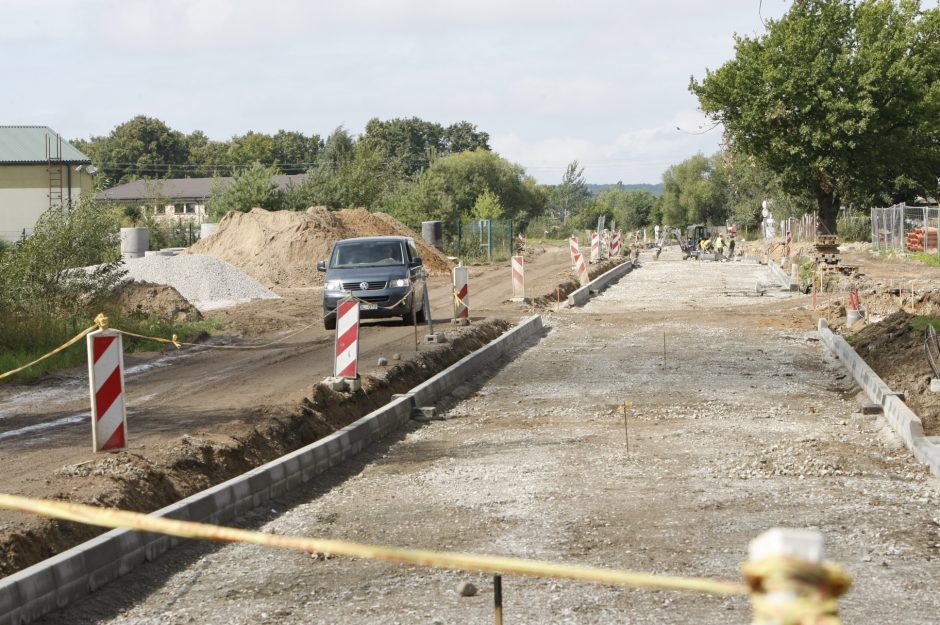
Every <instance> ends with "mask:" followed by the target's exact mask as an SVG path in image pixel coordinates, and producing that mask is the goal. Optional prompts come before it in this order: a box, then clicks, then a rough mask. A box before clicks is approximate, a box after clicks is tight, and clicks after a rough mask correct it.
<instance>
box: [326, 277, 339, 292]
mask: <svg viewBox="0 0 940 625" xmlns="http://www.w3.org/2000/svg"><path fill="white" fill-rule="evenodd" d="M324 288H325V289H326V290H327V291H332V292H334V293H336V292H340V291H342V290H343V281H342V280H327V281H326V286H325V287H324Z"/></svg>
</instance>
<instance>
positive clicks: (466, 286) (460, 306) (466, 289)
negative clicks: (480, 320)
mask: <svg viewBox="0 0 940 625" xmlns="http://www.w3.org/2000/svg"><path fill="white" fill-rule="evenodd" d="M459 319H466V320H467V321H469V320H470V268H469V267H464V266H463V265H459V266H457V267H454V320H455V321H457V320H459Z"/></svg>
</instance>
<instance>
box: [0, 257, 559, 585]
mask: <svg viewBox="0 0 940 625" xmlns="http://www.w3.org/2000/svg"><path fill="white" fill-rule="evenodd" d="M526 257H527V258H526V260H527V265H526V266H527V285H528V288H529V292H530V293H533V294H537V295H542V294H545V293H552V292H553V291H554V290H555V286H556V285H557V284H558V283H559V282H566V281H568V280H570V272H569V256H568V252H567V249H566V248H564V247H562V246H560V245H559V246H547V247H544V246H539V247H534V248H532V249H530V250H529V251H528V253H527V254H526ZM504 265H505V266H503V265H498V266H487V267H473V268H471V289H472V290H471V310H472V316H473V319H474V326H477V325H479V324H482V323H483V322H484V321H485V320H493V319H503V320H508V321H510V322H515V321H516V320H518V319H519V318H520V317H522V316H524V315H526V314H528V313H529V309H528V308H527V307H526V306H525V305H522V304H518V303H512V302H509V301H508V300H509V297H510V295H511V286H510V272H509V263H508V262H506V263H505V264H504ZM430 285H431V288H430V294H431V300H432V310H433V311H434V317H435V321H436V322H438V323H439V324H446V325H443V326H439V327H438V329H439V330H446V331H449V332H455V330H453V329H452V326H450V324H449V320H450V311H451V305H452V304H451V302H452V298H451V290H452V287H451V286H450V283H449V281H448V280H447V279H446V278H444V277H438V278H433V279H431V281H430ZM282 295H283V296H284V299H282V300H263V301H257V302H254V303H251V304H246V305H243V306H237V307H234V308H232V309H228V310H225V311H220V312H219V313H217V314H218V315H219V316H220V317H221V318H222V320H223V321H224V323H225V326H224V328H225V329H224V335H223V336H221V337H217V338H216V339H214V341H213V342H216V343H220V344H259V345H260V344H265V343H267V342H269V341H272V340H275V339H279V338H283V337H285V336H288V335H291V334H292V333H294V332H296V331H297V330H298V329H302V328H304V327H305V326H308V325H309V326H310V327H309V328H307V329H306V330H304V331H302V332H300V333H299V334H296V335H295V336H291V337H290V338H289V339H288V340H286V341H283V342H280V343H278V344H276V345H272V346H271V347H268V348H264V349H257V350H236V349H211V348H208V347H196V348H191V349H188V350H184V351H181V352H178V353H177V352H173V353H164V354H143V355H128V356H127V358H126V365H127V368H128V376H127V379H126V389H127V391H126V392H127V403H128V409H129V414H128V423H129V436H130V439H129V440H130V449H129V452H128V454H126V455H125V456H126V457H115V459H114V462H113V463H111V464H108V465H107V466H104V467H101V466H100V465H99V463H98V460H99V459H100V458H101V456H95V455H94V454H92V453H91V451H90V448H91V436H90V425H89V415H88V389H87V384H88V383H87V372H86V371H85V370H84V369H81V368H80V369H76V370H73V371H66V372H62V373H61V374H58V375H56V376H52V377H49V378H47V379H44V380H41V381H40V382H38V383H36V384H30V385H0V466H2V467H3V471H2V473H0V492H5V493H13V494H22V495H26V496H33V497H49V498H66V499H71V500H75V501H91V502H94V501H107V502H110V503H112V504H113V505H124V506H131V507H134V508H137V509H140V510H148V511H149V510H153V509H156V508H158V507H161V506H162V505H166V504H168V503H171V501H173V500H175V499H174V497H176V496H179V495H183V494H184V493H189V492H195V491H194V489H195V490H198V489H199V488H204V487H205V486H208V485H209V484H210V483H214V482H218V481H221V480H223V479H227V478H228V477H231V476H232V475H234V474H237V472H241V471H244V470H247V468H250V466H252V465H253V464H260V463H261V462H264V461H266V460H268V459H271V457H275V456H274V455H273V454H276V453H277V452H278V451H279V450H280V452H281V453H284V451H285V450H286V451H289V450H290V445H296V444H298V441H293V440H292V441H281V440H276V441H269V440H268V441H262V443H263V444H264V445H266V446H268V447H269V448H266V449H263V450H260V451H259V450H256V449H254V448H252V445H253V443H251V442H250V439H251V437H253V436H254V437H256V436H257V432H258V430H259V428H262V427H268V426H271V425H272V424H274V425H276V423H277V422H278V421H279V420H281V421H285V420H287V419H290V418H291V417H292V416H293V415H296V413H297V412H298V411H299V410H300V407H301V404H302V402H303V401H304V399H305V398H307V397H310V395H311V389H312V387H313V385H314V384H315V383H316V382H318V381H320V380H322V379H323V378H324V377H327V376H328V375H331V374H332V350H333V333H332V332H328V331H326V330H324V329H323V323H322V307H321V303H320V301H321V300H320V297H321V294H320V291H319V289H304V290H292V291H285V292H283V293H282ZM214 314H215V313H214ZM426 333H427V329H426V327H420V328H419V329H418V338H419V339H422V341H423V338H424V335H425V334H426ZM360 345H361V354H360V362H361V366H360V372H361V373H363V374H365V375H374V376H376V377H381V376H383V375H384V374H385V373H386V372H387V371H388V369H387V368H383V367H379V366H378V365H377V360H378V357H379V356H384V357H386V358H389V359H391V358H392V357H393V355H394V354H400V355H401V358H402V362H405V361H408V360H409V359H413V358H414V357H415V356H416V355H418V354H419V353H425V352H428V351H430V350H434V349H441V350H448V349H450V346H449V345H421V346H420V352H419V350H416V346H415V332H414V329H413V328H412V327H411V326H403V325H402V324H401V322H400V321H366V322H364V323H363V325H362V329H361V338H360ZM392 364H395V361H393V362H392ZM192 439H196V441H197V442H196V443H191V440H192ZM236 439H237V441H239V442H233V441H234V440H236ZM244 441H249V442H247V443H246V442H244ZM255 452H258V453H255ZM232 455H237V456H241V458H239V459H238V463H234V464H233V463H232V462H230V461H229V459H228V456H232ZM220 457H221V458H220ZM223 461H226V462H228V465H226V466H224V467H221V466H214V465H221V464H223ZM193 462H198V463H201V464H202V465H203V466H201V467H192V469H193V471H194V472H196V469H199V471H198V475H194V476H193V478H192V479H187V477H186V475H185V474H186V472H187V471H188V470H189V468H188V465H187V463H193ZM131 465H133V466H131ZM206 465H208V466H206ZM167 466H169V467H171V468H173V470H174V471H175V475H176V476H180V475H181V476H182V479H183V482H184V483H183V484H182V485H181V484H179V483H173V484H167V483H166V477H165V476H164V475H163V473H164V470H163V468H161V467H167ZM89 467H90V469H89ZM233 470H234V471H236V473H232V471H233ZM127 474H132V475H133V480H131V481H130V482H128V481H127V479H126V477H127ZM173 479H176V478H173ZM206 480H208V482H207V481H206ZM141 483H144V485H143V486H141ZM152 484H156V485H152ZM141 488H143V490H142V491H141V492H138V491H140V490H141ZM171 490H175V492H170V491H171ZM167 499H169V501H168V500H167ZM36 527H37V525H36V522H35V520H34V519H30V518H28V517H23V516H22V515H16V514H14V513H9V512H5V511H3V512H0V545H7V544H8V543H6V542H5V541H6V540H7V538H8V537H9V536H11V535H12V534H14V533H16V534H18V535H19V536H20V537H21V540H20V545H21V546H20V548H18V549H17V550H16V551H17V554H16V556H15V557H13V556H11V552H12V550H11V549H3V550H0V574H4V573H9V572H12V570H13V567H12V565H11V563H10V562H11V559H12V560H15V561H16V562H18V563H19V564H17V565H16V566H17V567H18V566H21V565H22V564H23V563H29V562H34V561H36V560H37V559H38V558H39V557H45V556H48V555H50V554H52V553H55V552H57V551H58V550H60V549H61V548H64V547H68V546H70V545H72V544H74V543H75V541H76V540H77V539H79V538H80V537H78V536H71V537H69V536H62V535H57V536H56V537H55V538H50V537H47V536H45V535H44V534H43V533H39V534H33V535H28V534H27V532H29V531H32V530H35V529H36ZM46 529H48V526H46ZM44 542H45V543H48V544H44ZM23 549H28V550H29V553H23Z"/></svg>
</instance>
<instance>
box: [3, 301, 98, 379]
mask: <svg viewBox="0 0 940 625" xmlns="http://www.w3.org/2000/svg"><path fill="white" fill-rule="evenodd" d="M99 316H101V315H99ZM95 321H96V322H97V318H96V319H95ZM99 327H100V326H99V325H98V324H97V323H96V324H95V325H93V326H91V327H90V328H86V329H85V330H82V331H81V332H79V333H78V334H76V335H75V336H73V337H72V338H70V339H69V340H68V341H66V342H65V343H63V344H62V345H59V346H58V347H56V348H55V349H54V350H52V351H51V352H49V353H48V354H45V355H44V356H40V357H39V358H37V359H36V360H34V361H32V362H28V363H26V364H25V365H23V366H22V367H18V368H16V369H13V370H12V371H7V372H5V373H0V380H2V379H4V378H8V377H10V376H11V375H15V374H17V373H19V372H20V371H25V370H26V369H29V368H30V367H32V366H33V365H35V364H37V363H40V362H42V361H43V360H45V359H46V358H49V357H50V356H54V355H56V354H58V353H59V352H61V351H62V350H64V349H68V348H69V347H71V346H72V345H75V343H78V342H79V341H80V340H82V339H83V338H84V337H85V335H86V334H88V333H89V332H93V331H95V330H97V329H98V328H99ZM105 327H107V318H105Z"/></svg>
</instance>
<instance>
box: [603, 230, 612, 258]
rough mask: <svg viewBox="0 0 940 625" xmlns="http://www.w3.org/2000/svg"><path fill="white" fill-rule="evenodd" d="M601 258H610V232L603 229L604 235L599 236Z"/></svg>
mask: <svg viewBox="0 0 940 625" xmlns="http://www.w3.org/2000/svg"><path fill="white" fill-rule="evenodd" d="M601 258H602V259H606V258H610V230H608V229H607V228H604V233H603V235H601Z"/></svg>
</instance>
